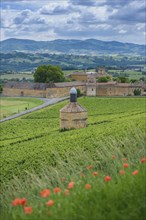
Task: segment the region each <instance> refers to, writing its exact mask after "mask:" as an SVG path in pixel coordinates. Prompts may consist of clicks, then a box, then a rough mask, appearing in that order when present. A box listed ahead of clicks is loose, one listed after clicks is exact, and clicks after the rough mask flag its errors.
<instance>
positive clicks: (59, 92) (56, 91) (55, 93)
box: [46, 85, 86, 98]
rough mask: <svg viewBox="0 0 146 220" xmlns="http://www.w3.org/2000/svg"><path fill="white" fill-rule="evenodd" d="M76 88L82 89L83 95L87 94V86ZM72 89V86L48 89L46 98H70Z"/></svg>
mask: <svg viewBox="0 0 146 220" xmlns="http://www.w3.org/2000/svg"><path fill="white" fill-rule="evenodd" d="M75 87H76V89H80V91H81V93H85V92H86V86H85V85H81V86H75ZM71 88H72V86H67V87H60V88H48V89H46V98H57V97H64V96H69V93H70V89H71Z"/></svg>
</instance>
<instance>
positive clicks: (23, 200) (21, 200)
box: [20, 198, 27, 206]
mask: <svg viewBox="0 0 146 220" xmlns="http://www.w3.org/2000/svg"><path fill="white" fill-rule="evenodd" d="M26 203H27V200H26V199H25V198H23V199H20V205H22V206H25V205H26Z"/></svg>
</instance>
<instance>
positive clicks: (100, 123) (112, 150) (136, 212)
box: [0, 97, 146, 220]
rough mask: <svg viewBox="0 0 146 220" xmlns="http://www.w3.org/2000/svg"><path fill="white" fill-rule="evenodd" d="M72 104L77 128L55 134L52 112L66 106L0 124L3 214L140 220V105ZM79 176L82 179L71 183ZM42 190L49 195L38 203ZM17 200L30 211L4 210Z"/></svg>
mask: <svg viewBox="0 0 146 220" xmlns="http://www.w3.org/2000/svg"><path fill="white" fill-rule="evenodd" d="M78 102H79V103H80V104H81V105H82V106H84V107H85V108H86V109H87V111H88V125H87V127H86V128H83V129H77V130H67V131H60V129H59V110H60V109H61V108H62V107H63V106H64V105H65V104H67V103H68V101H65V102H62V103H59V104H56V105H52V106H49V107H47V108H45V109H42V110H40V111H37V112H34V113H31V114H29V115H26V116H23V117H21V118H17V119H15V120H11V121H8V122H4V123H1V164H0V166H1V183H2V195H1V200H2V204H3V206H2V207H3V210H4V211H3V216H7V215H8V213H9V217H10V216H11V218H10V219H18V217H20V216H21V218H19V219H47V218H48V215H49V219H60V218H61V219H70V216H71V217H72V219H90V216H92V215H93V219H96V218H95V217H98V219H123V220H124V219H131V220H132V219H135V220H136V219H144V214H146V213H145V211H144V210H145V207H144V206H145V205H144V204H145V196H146V195H145V194H146V192H145V190H144V185H145V180H144V169H145V168H144V166H145V163H144V164H143V162H145V158H144V157H145V136H144V134H145V99H144V98H142V97H141V98H135V97H134V98H133V97H124V98H97V97H82V98H79V99H78ZM142 158H144V159H142ZM122 161H123V162H122ZM124 161H125V162H124ZM141 161H142V163H141ZM123 163H126V164H128V165H123ZM123 166H124V167H123ZM128 167H129V168H128ZM86 168H87V169H86ZM123 169H125V170H124V171H122V172H121V171H120V170H123ZM93 171H94V177H95V176H98V174H99V177H98V179H96V178H93ZM96 171H97V173H96ZM119 171H120V172H121V174H118V173H119ZM125 172H126V174H125V175H124V173H125ZM133 172H134V173H133ZM122 173H123V174H122ZM80 174H82V175H81V176H82V177H83V176H84V175H85V176H86V178H85V179H84V178H83V179H82V178H81V177H80V179H79V177H78V176H79V175H80ZM107 176H108V177H107ZM62 178H64V179H65V180H62ZM92 178H93V179H92ZM69 182H71V184H70V185H72V188H73V187H74V183H75V189H72V191H65V192H66V195H68V194H70V195H69V196H66V197H65V198H63V194H62V193H63V191H64V190H66V189H68V190H70V189H69V187H70V185H68V184H69ZM106 182H107V183H106ZM34 183H35V184H34ZM84 186H85V187H84ZM55 187H58V188H59V189H54V188H55ZM67 187H68V188H67ZM124 187H125V188H124ZM47 188H49V189H50V191H51V195H52V196H51V197H49V195H50V194H49V195H48V196H46V198H41V197H40V191H41V190H43V189H47ZM124 189H125V190H124ZM131 189H133V190H135V191H133V190H131ZM53 190H55V191H54V194H53ZM46 192H47V191H46ZM44 193H45V192H44ZM133 193H134V194H133ZM42 194H43V193H41V195H42ZM95 195H96V196H95ZM24 196H25V197H27V199H28V200H29V202H28V204H29V206H31V207H30V209H29V211H30V213H29V211H28V213H27V209H25V207H24V211H23V207H22V206H21V207H11V202H12V201H13V200H14V199H15V198H16V197H17V198H24ZM125 196H126V199H127V200H126V201H125ZM44 197H45V196H44ZM97 197H98V198H99V203H98V201H97V200H96V198H97ZM49 199H51V201H53V203H52V202H49V201H48V200H49ZM54 201H55V203H54ZM81 201H83V202H81ZM15 202H16V201H13V203H12V204H13V206H15V205H14V203H15ZM47 202H48V203H47ZM8 203H9V205H8ZM46 203H47V205H44V206H43V204H46ZM19 204H20V203H19ZM53 204H54V205H53ZM69 204H70V205H69ZM99 204H100V205H99ZM127 204H128V205H127ZM17 205H18V204H16V206H17ZM18 206H19V205H18ZM47 206H49V207H47ZM50 206H52V207H50ZM32 207H33V212H32V210H31V208H32ZM43 207H44V208H43ZM38 209H40V211H39V212H38ZM65 210H66V211H65ZM77 210H78V211H77ZM83 210H84V211H83ZM85 210H86V211H85ZM97 210H98V215H97ZM117 210H118V211H117ZM45 213H47V214H45ZM52 213H53V214H52ZM129 213H130V214H129ZM140 215H141V218H139V216H140ZM40 216H41V217H40ZM126 216H129V217H127V218H126ZM79 217H80V218H79ZM108 217H109V218H108Z"/></svg>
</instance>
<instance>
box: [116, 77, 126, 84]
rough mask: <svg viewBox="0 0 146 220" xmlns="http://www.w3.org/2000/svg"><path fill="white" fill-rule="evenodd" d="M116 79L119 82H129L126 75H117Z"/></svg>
mask: <svg viewBox="0 0 146 220" xmlns="http://www.w3.org/2000/svg"><path fill="white" fill-rule="evenodd" d="M117 81H118V82H119V83H129V79H128V78H127V77H125V76H119V77H118V78H117Z"/></svg>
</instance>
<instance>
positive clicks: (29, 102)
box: [0, 97, 43, 119]
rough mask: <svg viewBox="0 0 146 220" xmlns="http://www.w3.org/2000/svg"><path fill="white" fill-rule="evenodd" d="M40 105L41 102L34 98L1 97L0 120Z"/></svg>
mask: <svg viewBox="0 0 146 220" xmlns="http://www.w3.org/2000/svg"><path fill="white" fill-rule="evenodd" d="M41 104H43V101H42V100H39V99H35V98H6V97H1V100H0V119H2V118H6V117H9V116H11V115H14V114H17V113H20V112H22V111H25V110H28V109H31V108H33V107H36V106H38V105H41Z"/></svg>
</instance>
